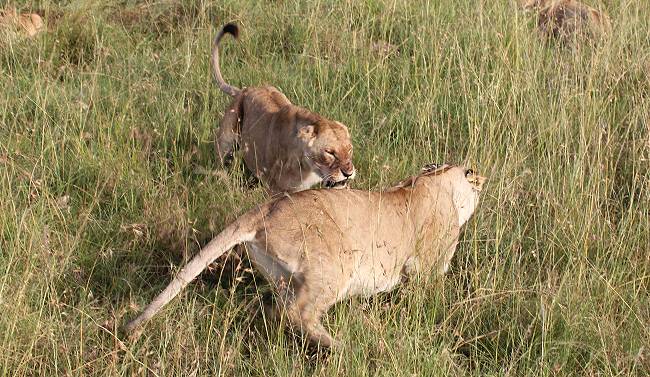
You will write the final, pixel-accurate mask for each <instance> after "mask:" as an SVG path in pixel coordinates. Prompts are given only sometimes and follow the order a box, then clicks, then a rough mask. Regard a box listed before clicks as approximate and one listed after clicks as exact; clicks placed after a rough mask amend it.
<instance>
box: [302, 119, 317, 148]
mask: <svg viewBox="0 0 650 377" xmlns="http://www.w3.org/2000/svg"><path fill="white" fill-rule="evenodd" d="M298 137H299V138H300V139H301V140H303V141H304V142H305V143H307V144H309V145H311V143H313V142H314V138H315V137H316V126H314V125H313V124H308V125H306V126H302V127H300V128H299V129H298Z"/></svg>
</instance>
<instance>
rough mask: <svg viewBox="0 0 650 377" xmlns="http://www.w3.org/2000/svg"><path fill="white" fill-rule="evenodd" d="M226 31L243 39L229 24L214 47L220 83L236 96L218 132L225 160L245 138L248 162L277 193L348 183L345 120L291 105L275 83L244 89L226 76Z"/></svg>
mask: <svg viewBox="0 0 650 377" xmlns="http://www.w3.org/2000/svg"><path fill="white" fill-rule="evenodd" d="M225 34H231V35H232V36H233V37H235V38H237V35H238V34H239V29H238V28H237V25H235V24H227V25H225V26H224V27H223V28H222V29H221V31H220V32H219V34H217V36H216V38H215V40H214V45H213V48H212V66H213V70H214V77H215V79H216V81H217V83H218V84H219V88H221V90H222V91H223V92H224V93H226V94H228V95H230V96H232V97H234V99H233V100H232V102H231V103H230V105H229V106H228V108H227V109H226V112H225V114H224V116H223V119H222V121H221V126H220V127H219V129H218V131H217V138H216V143H215V147H216V150H217V154H218V156H219V160H220V161H221V163H222V164H223V162H224V160H225V159H226V158H228V157H230V156H231V155H232V153H233V149H234V145H235V143H240V144H241V146H242V150H243V153H244V162H245V163H246V166H247V167H248V169H250V170H251V171H252V172H253V173H254V174H255V176H256V177H257V178H259V179H261V180H262V181H265V182H266V183H267V184H268V186H269V189H270V191H271V192H282V191H285V192H295V191H301V190H306V189H308V188H310V187H312V186H313V185H315V184H318V183H321V182H324V183H325V185H326V186H328V187H335V186H342V185H345V182H346V181H347V180H348V179H352V178H354V176H355V169H354V165H353V164H352V143H351V142H350V134H349V132H348V129H347V127H346V126H345V125H343V124H342V123H340V122H336V121H331V120H329V119H326V118H323V117H321V116H320V115H318V114H316V113H313V112H311V111H309V110H306V109H303V108H301V107H298V106H295V105H293V104H291V102H289V100H288V99H287V97H285V96H284V94H282V93H280V91H279V90H277V89H276V88H274V87H272V86H264V87H256V88H244V89H238V88H236V87H234V86H232V85H230V84H228V83H226V82H225V81H224V79H223V77H222V76H221V71H220V69H219V42H220V41H221V38H222V37H223V36H224V35H225Z"/></svg>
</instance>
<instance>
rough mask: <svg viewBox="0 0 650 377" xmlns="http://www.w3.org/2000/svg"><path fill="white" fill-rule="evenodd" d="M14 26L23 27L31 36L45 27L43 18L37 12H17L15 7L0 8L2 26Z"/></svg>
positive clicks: (0, 26) (0, 23) (0, 24)
mask: <svg viewBox="0 0 650 377" xmlns="http://www.w3.org/2000/svg"><path fill="white" fill-rule="evenodd" d="M7 26H12V27H15V28H17V29H22V30H23V31H24V32H25V34H27V35H28V36H30V37H33V36H35V35H36V34H38V33H39V32H40V31H41V30H42V29H43V26H44V25H43V19H42V18H41V16H39V15H38V14H36V13H17V12H16V9H14V8H6V9H4V10H3V9H0V28H4V27H7Z"/></svg>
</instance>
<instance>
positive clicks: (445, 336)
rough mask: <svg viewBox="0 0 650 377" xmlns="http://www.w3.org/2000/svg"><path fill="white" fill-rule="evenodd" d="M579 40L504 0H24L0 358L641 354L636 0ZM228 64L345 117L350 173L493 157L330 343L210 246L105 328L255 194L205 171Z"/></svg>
mask: <svg viewBox="0 0 650 377" xmlns="http://www.w3.org/2000/svg"><path fill="white" fill-rule="evenodd" d="M588 2H589V3H590V4H592V5H595V6H598V7H602V8H603V9H606V10H607V12H608V13H609V14H610V16H611V18H612V20H613V25H614V32H613V35H612V38H611V39H610V40H609V41H607V42H606V43H604V44H602V45H600V46H598V47H597V48H589V47H584V48H580V49H559V48H555V47H554V46H553V45H545V44H543V43H542V42H541V41H540V39H539V38H538V35H537V34H536V33H535V32H534V31H533V30H534V20H533V19H532V18H531V16H529V15H527V14H523V13H521V12H520V11H518V10H517V8H516V6H515V2H514V1H487V0H481V1H479V0H460V1H452V0H446V1H437V2H435V1H406V0H401V1H385V0H368V1H363V2H362V1H353V0H346V1H322V0H315V1H310V2H307V1H295V0H285V1H261V0H260V1H254V0H237V1H236V0H223V1H207V0H206V1H202V0H196V1H181V0H161V1H155V2H154V1H142V2H138V1H129V0H121V1H120V0H108V1H100V0H70V1H55V0H42V1H39V0H34V1H27V0H22V1H18V2H16V3H13V5H15V6H17V7H18V8H19V9H22V10H25V11H26V10H30V9H32V10H39V11H40V12H41V14H42V15H43V16H44V20H45V22H46V24H47V31H46V32H45V33H43V34H41V35H39V36H38V37H36V38H34V39H27V38H22V37H20V36H19V35H16V34H15V33H11V32H9V31H6V30H5V31H3V32H2V34H0V198H1V199H0V271H1V272H0V372H1V375H3V376H35V375H44V376H55V375H66V376H67V375H69V376H81V375H101V376H105V375H124V376H131V375H160V376H170V375H223V376H240V375H241V376H245V375H254V376H311V375H317V376H334V375H349V376H370V375H372V376H375V375H377V376H414V375H422V376H449V375H459V376H462V375H474V376H486V375H487V376H540V375H542V376H556V375H567V376H569V375H571V376H573V375H585V376H596V375H598V376H621V375H625V376H647V375H648V374H650V293H649V288H650V220H649V219H650V170H649V167H650V160H649V159H650V2H648V1H634V0H620V1H615V0H590V1H588ZM226 21H237V22H238V23H240V25H241V26H242V35H241V39H240V41H239V42H238V43H234V42H233V41H232V39H229V38H228V39H225V42H224V48H223V50H222V69H223V72H224V76H225V77H226V79H227V80H228V81H230V82H231V83H233V84H235V85H238V86H252V85H259V84H265V83H268V84H272V85H274V86H277V87H278V88H280V89H281V90H282V91H283V92H284V93H285V94H286V95H287V96H288V97H289V98H290V99H291V100H292V101H293V102H294V103H296V104H299V105H302V106H304V107H307V108H309V109H312V110H314V111H316V112H319V113H321V114H323V115H325V116H327V117H329V118H331V119H336V120H340V121H342V122H343V123H345V124H347V125H348V126H349V128H350V131H351V133H352V136H353V141H354V144H355V164H356V166H357V168H358V173H359V174H358V178H357V179H356V180H355V182H354V186H355V187H356V188H361V189H377V188H381V187H387V186H388V185H390V184H391V183H392V182H395V181H397V180H399V179H401V178H403V177H406V176H408V175H410V174H414V173H415V172H417V171H418V170H419V168H420V166H422V165H423V164H425V163H428V162H461V163H462V162H464V163H467V164H468V165H470V166H472V167H474V168H475V170H477V171H478V172H480V173H482V174H484V175H487V176H488V177H489V178H490V181H489V182H488V185H487V187H486V190H484V193H483V199H482V203H481V205H480V207H479V209H478V211H477V213H476V214H475V216H474V218H473V219H472V220H471V221H470V222H469V223H468V224H467V226H466V228H465V231H464V234H463V237H462V240H461V244H460V246H459V248H458V250H457V252H456V256H455V258H454V261H453V265H452V267H451V270H450V272H449V273H448V274H447V275H446V276H445V277H444V278H438V279H424V278H423V279H421V280H419V281H411V282H410V283H409V284H408V285H405V286H403V287H401V288H400V289H398V290H397V291H395V292H393V293H391V294H386V295H382V296H379V297H376V298H374V299H370V300H369V299H354V300H351V301H347V302H343V303H341V304H340V305H337V306H336V308H335V309H334V310H332V311H330V312H329V313H328V315H327V318H326V320H325V322H326V326H327V327H328V328H329V329H331V330H332V332H334V333H335V334H336V335H337V337H338V338H339V339H340V340H341V341H342V342H343V344H344V346H343V348H342V349H340V350H336V351H334V352H332V353H331V354H329V355H323V354H316V355H314V354H313V353H311V352H308V351H307V350H306V349H305V346H304V344H303V342H302V340H301V339H300V338H296V337H293V336H291V335H290V334H287V333H285V332H284V331H283V329H282V328H281V327H278V326H277V325H276V324H274V323H270V322H269V323H267V322H265V320H264V318H263V316H262V315H261V313H260V311H259V310H257V309H259V307H260V298H261V297H262V296H264V295H265V294H267V292H268V286H266V285H265V284H264V282H263V281H262V280H261V279H260V277H259V276H257V275H253V274H251V272H250V269H249V268H248V266H247V264H246V262H245V261H243V262H239V261H236V260H231V261H229V262H224V263H223V264H224V266H225V267H226V268H225V269H224V271H223V273H222V272H221V270H220V269H215V270H214V271H212V274H206V276H204V277H203V278H202V279H200V280H199V281H197V282H195V283H194V284H192V285H191V286H190V288H189V289H188V290H187V291H186V292H184V293H183V294H181V296H180V297H179V298H178V299H176V300H175V301H173V303H172V304H170V305H169V307H167V308H166V309H165V310H164V311H163V312H162V313H161V315H159V316H158V317H156V318H155V319H154V320H153V321H152V322H151V323H149V324H148V325H147V326H146V333H145V334H144V335H143V336H142V337H141V338H140V339H139V340H138V341H137V342H131V341H126V340H125V339H122V340H124V342H122V341H120V339H121V335H120V334H119V332H118V331H117V330H118V328H119V326H121V325H123V324H124V323H125V322H126V321H127V320H129V319H131V318H133V316H134V315H135V314H136V313H137V312H138V310H139V309H141V308H142V307H143V306H144V305H145V304H147V303H148V302H149V301H150V300H151V299H152V298H153V297H154V295H155V294H157V293H158V292H159V291H160V290H161V289H162V288H163V287H164V286H166V284H167V283H168V282H169V281H170V279H171V277H172V276H173V274H174V272H175V271H177V270H178V268H179V267H180V266H181V265H182V264H183V262H184V260H186V259H187V258H188V257H189V256H191V255H192V254H193V253H195V252H196V251H197V250H198V248H199V247H200V245H203V244H204V243H205V242H206V241H207V240H208V239H210V238H211V237H212V236H213V235H215V234H217V233H218V232H219V231H220V230H221V229H222V228H223V227H224V225H225V224H227V223H229V222H230V221H232V220H233V219H235V218H236V217H237V216H238V215H239V214H241V213H242V212H244V211H245V210H247V209H249V208H251V207H253V206H254V205H255V204H256V203H259V202H260V201H263V200H264V199H265V193H264V191H263V190H262V189H261V188H260V187H258V186H255V185H251V184H250V182H249V180H248V178H247V175H246V174H245V171H244V168H243V165H242V164H241V162H239V163H236V164H235V166H234V167H233V168H232V169H230V170H229V171H226V172H224V171H218V170H215V169H216V164H215V153H214V150H213V144H212V141H213V132H214V130H215V128H216V127H217V126H218V123H219V120H220V117H221V115H222V113H223V110H224V107H225V105H226V103H227V101H228V98H227V97H226V95H224V94H223V93H221V92H220V91H219V90H218V89H217V88H216V86H215V85H214V83H213V81H212V77H211V72H210V66H209V59H208V58H209V51H210V47H211V40H212V37H213V36H214V35H215V33H216V32H217V31H218V28H219V27H220V25H222V24H223V23H225V22H226Z"/></svg>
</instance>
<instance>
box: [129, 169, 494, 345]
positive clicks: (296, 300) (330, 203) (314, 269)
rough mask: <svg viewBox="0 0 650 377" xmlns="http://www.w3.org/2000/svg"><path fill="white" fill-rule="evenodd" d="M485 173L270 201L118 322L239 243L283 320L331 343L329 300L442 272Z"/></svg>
mask: <svg viewBox="0 0 650 377" xmlns="http://www.w3.org/2000/svg"><path fill="white" fill-rule="evenodd" d="M484 181H485V178H484V177H481V176H478V175H476V174H474V172H473V171H471V170H468V169H465V168H463V167H460V166H449V165H443V166H442V167H437V166H429V167H427V168H425V170H424V171H423V172H422V173H421V174H420V175H419V176H416V177H412V178H410V179H408V180H406V181H403V182H402V183H400V184H399V185H397V186H395V187H393V188H391V189H389V190H386V191H383V192H382V191H370V192H368V191H360V190H309V191H303V192H299V193H296V194H292V195H290V196H289V195H288V196H286V197H282V198H279V199H276V200H271V201H269V202H267V203H265V204H263V205H261V206H259V207H258V208H256V209H253V210H251V211H249V212H248V213H246V214H244V215H242V216H241V217H239V219H237V220H236V221H235V222H234V223H232V224H231V225H229V226H228V227H227V228H226V229H224V230H223V231H222V232H221V233H220V234H219V235H218V236H216V237H215V238H214V239H213V240H212V241H211V242H210V243H209V244H208V245H207V246H205V247H204V248H203V250H201V251H200V252H199V253H198V254H197V255H196V256H195V257H194V258H193V259H192V260H191V261H190V262H189V263H188V264H187V266H185V267H184V268H183V269H182V270H181V271H180V273H179V274H178V275H177V276H176V278H174V280H173V281H172V282H171V283H170V284H169V285H168V286H167V288H165V290H164V291H163V292H162V293H160V294H159V295H158V297H156V298H155V300H154V301H153V302H152V303H151V304H149V306H147V308H146V309H145V310H144V312H143V313H142V314H140V316H138V317H137V318H136V319H134V320H133V321H131V322H130V323H129V324H128V325H127V326H126V328H125V330H126V331H127V332H132V331H134V330H135V329H137V328H138V327H139V326H140V325H141V324H143V323H144V322H145V321H147V320H149V319H150V318H152V317H153V316H154V315H155V314H156V313H157V312H158V311H159V310H160V309H161V308H162V307H163V306H164V305H165V304H167V303H168V302H169V301H170V300H172V299H173V298H174V297H175V296H176V295H177V294H178V293H179V292H180V291H181V290H182V289H183V288H184V287H185V286H186V285H187V284H188V283H189V282H190V281H192V280H193V279H194V278H195V277H196V276H198V275H199V274H200V273H201V272H202V271H203V270H204V269H205V268H206V266H208V265H209V264H210V263H212V262H213V261H214V260H215V259H216V258H218V257H219V256H221V255H222V254H224V253H225V252H227V251H228V250H230V249H231V248H232V247H233V246H235V245H238V244H241V243H244V244H245V245H246V250H247V251H248V255H249V257H250V259H251V261H252V262H253V265H254V266H255V267H256V268H258V269H260V270H261V271H262V273H263V274H264V275H265V277H266V278H267V279H268V281H269V282H270V283H271V284H272V285H273V286H274V287H275V288H276V290H277V291H278V293H279V295H278V296H279V297H280V303H281V307H282V308H283V309H284V311H283V312H282V313H283V314H285V315H286V316H287V318H288V321H289V323H290V324H291V325H292V326H293V327H295V328H298V329H300V330H301V331H302V332H303V333H304V334H305V335H306V336H307V337H308V339H309V340H310V341H311V342H312V343H314V344H320V345H321V346H325V347H330V346H333V345H335V340H334V339H333V338H332V337H331V336H330V334H329V333H328V332H327V330H325V328H324V327H323V326H322V324H321V323H320V319H321V316H322V315H323V314H324V313H326V312H327V310H328V309H329V308H330V307H331V306H332V305H334V304H335V303H336V302H338V301H341V300H344V299H345V298H347V297H350V296H354V295H372V294H374V293H378V292H383V291H388V290H390V289H392V288H393V287H395V286H396V285H397V284H398V283H399V282H400V281H401V280H402V278H403V277H406V276H408V275H411V274H415V273H418V272H422V273H427V272H429V271H431V270H436V271H437V272H438V273H440V274H442V273H444V272H446V271H447V269H448V267H449V262H450V260H451V258H452V257H453V255H454V251H455V250H456V245H457V243H458V237H459V234H460V228H461V226H463V224H465V222H466V221H467V220H468V219H469V218H470V217H471V216H472V214H473V212H474V209H475V208H476V206H477V204H478V198H479V191H481V189H482V186H483V182H484Z"/></svg>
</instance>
